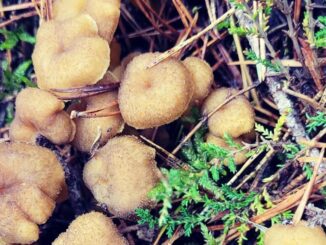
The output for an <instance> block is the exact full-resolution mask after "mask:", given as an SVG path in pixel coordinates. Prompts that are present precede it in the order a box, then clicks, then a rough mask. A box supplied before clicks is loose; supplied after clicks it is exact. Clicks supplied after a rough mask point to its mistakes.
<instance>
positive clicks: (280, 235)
mask: <svg viewBox="0 0 326 245" xmlns="http://www.w3.org/2000/svg"><path fill="white" fill-rule="evenodd" d="M264 244H265V245H275V244H282V245H325V244H326V235H325V233H324V231H323V229H322V228H321V227H308V226H307V224H306V223H305V222H300V223H298V224H297V225H280V224H277V225H273V226H272V227H271V228H269V229H268V230H267V231H266V233H265V240H264Z"/></svg>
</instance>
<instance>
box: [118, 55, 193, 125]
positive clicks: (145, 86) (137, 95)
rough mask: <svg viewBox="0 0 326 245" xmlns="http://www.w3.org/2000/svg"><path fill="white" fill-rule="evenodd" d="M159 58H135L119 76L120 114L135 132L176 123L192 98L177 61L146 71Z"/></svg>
mask: <svg viewBox="0 0 326 245" xmlns="http://www.w3.org/2000/svg"><path fill="white" fill-rule="evenodd" d="M159 55H160V54H159V53H146V54H141V55H138V56H137V57H135V58H134V59H133V60H132V61H131V62H130V63H129V64H128V66H127V68H126V71H125V73H124V75H123V79H122V82H121V86H120V90H119V106H120V111H121V114H122V117H123V119H124V120H125V122H126V123H127V124H128V125H130V126H132V127H134V128H136V129H145V128H153V127H157V126H161V125H164V124H167V123H170V122H172V121H174V120H176V119H178V118H179V117H180V116H181V115H182V114H183V113H184V112H185V110H186V109H187V107H188V105H189V102H190V100H191V98H192V95H193V89H194V88H193V84H192V82H191V79H190V78H189V72H188V70H187V68H186V67H185V66H184V65H183V64H182V63H181V62H180V61H178V60H176V59H174V58H168V59H166V60H164V61H162V62H161V63H159V64H157V65H155V66H154V67H151V68H148V66H149V65H150V64H151V63H152V62H153V61H154V60H155V59H157V57H158V56H159Z"/></svg>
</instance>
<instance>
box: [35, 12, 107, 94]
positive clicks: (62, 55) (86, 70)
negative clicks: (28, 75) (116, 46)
mask: <svg viewBox="0 0 326 245" xmlns="http://www.w3.org/2000/svg"><path fill="white" fill-rule="evenodd" d="M32 58H33V64H34V68H35V73H36V77H37V84H38V86H39V88H41V89H46V90H49V89H54V88H72V87H82V86H86V85H91V84H95V83H96V82H97V81H99V80H100V79H101V78H102V77H103V76H104V74H105V72H106V70H107V69H108V67H109V64H110V48H109V45H108V43H107V42H106V41H105V40H104V39H102V38H100V37H99V36H98V33H97V26H96V23H95V21H94V20H93V19H92V18H91V17H90V16H89V15H85V14H84V15H79V16H77V17H75V18H71V19H68V20H65V21H54V20H52V21H48V22H44V23H43V24H42V25H41V26H40V28H39V30H38V32H37V36H36V45H35V49H34V52H33V55H32Z"/></svg>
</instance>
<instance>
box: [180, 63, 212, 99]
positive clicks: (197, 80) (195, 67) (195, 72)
mask: <svg viewBox="0 0 326 245" xmlns="http://www.w3.org/2000/svg"><path fill="white" fill-rule="evenodd" d="M182 63H183V64H184V65H185V66H186V67H187V69H188V71H189V72H190V77H191V79H192V81H193V83H194V94H193V96H192V99H191V101H192V102H193V103H199V102H201V101H202V100H204V99H205V98H206V97H207V95H208V94H209V92H210V90H211V87H212V84H213V79H214V76H213V70H212V68H211V66H210V65H209V64H208V63H207V62H206V61H204V60H202V59H200V58H197V57H188V58H186V59H185V60H184V61H182Z"/></svg>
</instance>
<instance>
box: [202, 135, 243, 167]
mask: <svg viewBox="0 0 326 245" xmlns="http://www.w3.org/2000/svg"><path fill="white" fill-rule="evenodd" d="M206 142H207V143H210V144H214V145H216V146H219V147H221V148H224V149H226V150H229V151H234V152H235V153H234V155H233V157H234V161H235V163H236V164H237V165H240V164H243V163H244V162H245V161H246V160H247V159H248V157H246V153H247V152H248V150H240V149H237V148H233V147H231V146H229V145H228V144H227V143H226V142H225V140H224V139H223V138H220V137H216V136H214V135H213V134H210V133H208V134H207V135H206ZM234 143H236V144H238V145H239V146H240V147H242V146H243V144H242V139H241V138H237V139H234Z"/></svg>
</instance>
